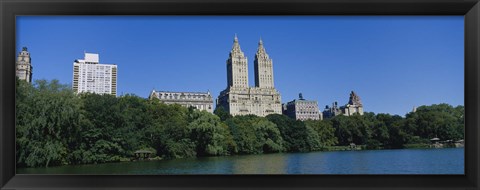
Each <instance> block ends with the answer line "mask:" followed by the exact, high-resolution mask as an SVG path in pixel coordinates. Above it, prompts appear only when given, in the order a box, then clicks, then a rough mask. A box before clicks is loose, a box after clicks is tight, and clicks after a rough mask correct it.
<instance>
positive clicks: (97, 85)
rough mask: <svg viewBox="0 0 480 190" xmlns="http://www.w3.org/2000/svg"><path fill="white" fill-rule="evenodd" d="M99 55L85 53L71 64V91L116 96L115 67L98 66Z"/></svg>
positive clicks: (107, 65)
mask: <svg viewBox="0 0 480 190" xmlns="http://www.w3.org/2000/svg"><path fill="white" fill-rule="evenodd" d="M99 61H100V60H99V55H98V54H95V53H85V58H84V59H77V60H75V61H74V62H73V85H72V87H73V91H74V92H75V93H77V94H78V93H86V92H89V93H96V94H111V95H114V96H116V95H117V65H115V64H100V62H99Z"/></svg>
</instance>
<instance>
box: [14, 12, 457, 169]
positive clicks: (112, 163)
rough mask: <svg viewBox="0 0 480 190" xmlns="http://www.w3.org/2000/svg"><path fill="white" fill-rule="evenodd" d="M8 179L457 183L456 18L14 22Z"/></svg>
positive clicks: (177, 18) (22, 18) (56, 18)
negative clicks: (378, 178)
mask: <svg viewBox="0 0 480 190" xmlns="http://www.w3.org/2000/svg"><path fill="white" fill-rule="evenodd" d="M16 56H17V57H16V76H17V79H16V96H15V107H16V109H15V115H16V123H15V130H16V155H15V156H16V173H17V174H87V175H95V174H101V175H109V174H120V175H132V174H133V175H171V174H182V175H189V174H226V175H235V174H421V175H424V174H442V175H443V174H455V175H463V174H465V163H464V159H465V158H464V155H465V152H464V136H465V134H464V133H465V132H464V131H465V124H464V121H465V119H464V115H465V109H464V106H465V105H464V90H465V89H464V85H465V82H464V78H465V74H464V68H465V66H464V62H465V61H464V17H463V16H17V18H16Z"/></svg>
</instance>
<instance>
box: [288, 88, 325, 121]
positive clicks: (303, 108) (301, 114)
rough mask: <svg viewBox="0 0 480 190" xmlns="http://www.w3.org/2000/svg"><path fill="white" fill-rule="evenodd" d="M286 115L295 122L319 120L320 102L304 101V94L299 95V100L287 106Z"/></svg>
mask: <svg viewBox="0 0 480 190" xmlns="http://www.w3.org/2000/svg"><path fill="white" fill-rule="evenodd" d="M284 108H285V110H284V114H285V115H287V116H288V117H290V118H293V119H295V120H301V121H305V120H309V119H310V120H319V119H322V118H321V113H319V112H320V111H319V109H318V102H317V101H314V100H305V99H303V96H302V93H300V94H299V98H298V100H293V101H290V102H288V103H286V104H285V106H284Z"/></svg>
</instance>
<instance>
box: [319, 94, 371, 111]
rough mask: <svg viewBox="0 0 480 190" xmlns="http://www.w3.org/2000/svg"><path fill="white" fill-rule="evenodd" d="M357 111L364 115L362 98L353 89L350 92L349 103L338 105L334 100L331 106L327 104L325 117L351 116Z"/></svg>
mask: <svg viewBox="0 0 480 190" xmlns="http://www.w3.org/2000/svg"><path fill="white" fill-rule="evenodd" d="M355 113H357V114H360V115H363V104H362V102H361V100H360V97H359V96H358V95H357V94H356V93H355V92H353V91H352V92H351V93H350V98H349V101H348V104H346V105H344V106H341V107H338V104H337V102H334V103H333V104H332V106H331V107H329V106H328V105H327V106H325V109H324V111H323V117H324V118H331V117H334V116H337V115H346V116H351V115H353V114H355Z"/></svg>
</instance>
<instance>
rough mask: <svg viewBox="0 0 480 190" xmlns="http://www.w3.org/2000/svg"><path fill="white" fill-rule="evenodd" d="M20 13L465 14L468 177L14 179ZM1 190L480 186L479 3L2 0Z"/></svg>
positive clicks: (468, 0)
mask: <svg viewBox="0 0 480 190" xmlns="http://www.w3.org/2000/svg"><path fill="white" fill-rule="evenodd" d="M19 15H464V18H465V111H466V113H465V114H466V116H465V126H466V127H465V133H466V137H465V175H159V176H154V175H16V174H15V163H16V160H15V56H16V55H15V50H16V47H15V39H16V38H15V17H16V16H19ZM0 20H1V24H0V31H1V33H0V42H1V44H0V58H1V61H0V62H1V63H0V85H1V86H0V169H1V171H0V187H1V189H117V188H118V189H427V188H430V189H452V190H453V189H464V190H465V189H468V190H473V189H479V162H480V159H479V153H480V151H479V150H480V147H479V140H478V138H479V137H480V134H479V130H478V127H480V126H479V120H480V117H479V116H480V115H479V111H478V110H479V108H480V104H479V101H478V100H479V97H480V96H479V92H478V90H479V80H480V78H479V76H480V75H479V74H480V72H479V71H480V70H479V68H480V67H479V64H480V60H479V56H480V3H479V0H297V1H296V0H230V1H227V0H205V1H195V0H137V1H136V0H102V1H94V0H62V1H60V0H35V1H33V0H0Z"/></svg>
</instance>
